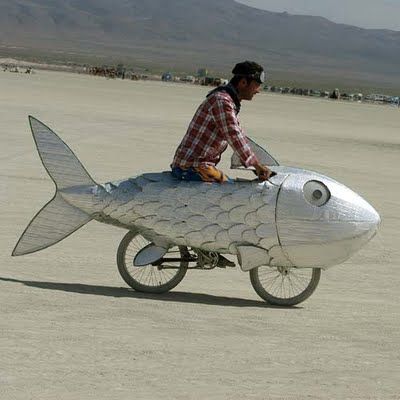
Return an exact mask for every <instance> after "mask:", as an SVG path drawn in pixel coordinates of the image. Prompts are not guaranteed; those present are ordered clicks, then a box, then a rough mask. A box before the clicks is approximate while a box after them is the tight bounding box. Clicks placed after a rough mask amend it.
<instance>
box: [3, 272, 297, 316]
mask: <svg viewBox="0 0 400 400" xmlns="http://www.w3.org/2000/svg"><path fill="white" fill-rule="evenodd" d="M0 281H2V282H12V283H20V284H23V285H25V286H29V287H34V288H38V289H46V290H59V291H63V292H70V293H79V294H87V295H95V296H111V297H131V298H134V299H147V300H155V301H175V302H180V303H195V304H208V305H215V306H223V307H260V308H284V309H299V308H301V307H279V306H272V305H270V304H267V303H265V302H264V301H257V300H247V299H239V298H235V297H223V296H213V295H210V294H203V293H189V292H168V293H163V294H152V293H141V292H135V291H134V290H133V289H130V288H122V287H113V286H96V285H85V284H82V283H59V282H41V281H26V280H22V279H13V278H3V277H0Z"/></svg>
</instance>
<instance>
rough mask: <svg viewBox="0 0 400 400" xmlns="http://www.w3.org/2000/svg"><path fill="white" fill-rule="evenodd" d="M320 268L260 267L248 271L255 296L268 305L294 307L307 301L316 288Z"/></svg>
mask: <svg viewBox="0 0 400 400" xmlns="http://www.w3.org/2000/svg"><path fill="white" fill-rule="evenodd" d="M320 277H321V268H300V269H299V268H294V267H269V266H262V267H258V268H254V269H252V270H250V281H251V284H252V286H253V288H254V290H255V291H256V292H257V294H258V295H259V296H260V297H261V298H262V299H264V300H265V301H266V302H267V303H269V304H274V305H279V306H294V305H296V304H299V303H301V302H302V301H304V300H306V299H308V298H309V297H310V296H311V295H312V294H313V292H314V290H315V289H316V288H317V286H318V283H319V279H320Z"/></svg>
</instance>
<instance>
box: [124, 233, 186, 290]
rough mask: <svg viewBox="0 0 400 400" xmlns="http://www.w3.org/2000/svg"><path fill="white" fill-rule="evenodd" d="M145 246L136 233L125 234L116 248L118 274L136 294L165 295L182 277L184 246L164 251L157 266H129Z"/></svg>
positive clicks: (183, 273) (184, 265)
mask: <svg viewBox="0 0 400 400" xmlns="http://www.w3.org/2000/svg"><path fill="white" fill-rule="evenodd" d="M149 243H150V242H149V241H148V240H147V239H145V238H144V237H143V236H142V235H141V234H140V233H138V232H136V231H129V232H128V233H127V234H126V235H125V236H124V238H123V239H122V241H121V243H120V245H119V247H118V252H117V265H118V271H119V273H120V275H121V276H122V278H123V280H124V281H125V282H126V283H127V284H128V285H129V286H130V287H131V288H133V289H135V290H136V291H138V292H146V293H165V292H168V291H169V290H171V289H173V288H174V287H175V286H176V285H178V283H179V282H180V281H181V280H182V279H183V278H184V276H185V274H186V271H187V267H188V264H189V263H188V261H183V259H184V258H185V256H186V254H187V252H188V250H187V248H186V247H184V246H179V247H178V246H175V247H172V248H171V249H169V250H168V252H167V253H166V254H165V256H164V257H163V261H162V262H160V263H157V265H155V264H154V265H152V264H150V265H145V266H142V267H136V266H135V265H134V264H133V260H134V258H135V256H136V254H137V253H138V252H139V251H140V250H141V249H143V248H144V247H146V246H147V245H148V244H149ZM186 258H187V257H186ZM168 259H170V260H168Z"/></svg>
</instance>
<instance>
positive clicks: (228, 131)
mask: <svg viewBox="0 0 400 400" xmlns="http://www.w3.org/2000/svg"><path fill="white" fill-rule="evenodd" d="M232 73H233V78H232V79H231V80H230V82H229V84H228V85H226V86H220V87H218V88H216V89H214V90H212V91H211V92H210V93H209V94H208V95H207V98H206V99H205V100H204V101H203V103H202V104H201V105H200V106H199V108H198V109H197V111H196V113H195V115H194V117H193V119H192V121H191V122H190V124H189V128H188V130H187V132H186V135H185V136H184V138H183V139H182V142H181V143H180V145H179V146H178V148H177V150H176V152H175V156H174V159H173V162H172V164H171V169H172V174H173V175H174V176H175V177H176V178H177V179H181V180H195V181H205V182H219V183H223V182H226V181H228V180H229V178H228V177H227V176H226V175H225V174H224V173H223V172H222V171H220V170H219V169H218V168H217V167H216V165H217V164H218V162H219V161H220V159H221V155H222V153H223V152H224V151H225V150H226V148H227V147H228V144H229V145H230V146H231V147H232V149H233V150H234V151H235V152H236V153H237V154H238V155H239V157H240V160H241V162H242V164H243V165H244V166H245V167H254V168H255V173H256V174H257V176H258V178H259V180H261V181H264V180H267V179H268V178H269V177H270V176H272V175H274V173H273V172H272V171H271V170H270V169H269V168H268V167H266V166H264V165H262V164H260V162H259V161H258V159H257V157H256V155H255V154H254V153H253V151H252V150H251V148H250V146H249V144H248V141H247V138H246V135H245V134H244V132H243V130H242V128H241V127H240V124H239V120H238V118H237V114H238V113H239V111H240V105H241V101H242V100H252V99H253V97H254V95H256V94H257V93H259V91H260V85H261V84H262V83H263V82H264V80H265V74H264V69H263V67H262V66H261V65H259V64H257V63H255V62H253V61H244V62H241V63H238V64H236V65H235V67H234V68H233V70H232Z"/></svg>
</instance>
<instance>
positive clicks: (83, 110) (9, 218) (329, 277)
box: [0, 71, 400, 400]
mask: <svg viewBox="0 0 400 400" xmlns="http://www.w3.org/2000/svg"><path fill="white" fill-rule="evenodd" d="M0 89H1V91H0V143H1V147H0V148H1V153H0V163H1V164H0V166H1V169H0V188H1V189H0V212H1V230H0V237H1V241H0V246H1V247H0V304H1V306H0V333H1V336H0V398H1V399H4V400H13V399H21V400H22V399H23V400H25V399H40V400H45V399H51V400H53V399H63V400H64V399H71V400H72V399H73V400H76V399H82V400H83V399H118V400H122V399H161V398H162V399H182V400H183V399H185V400H186V399H285V400H289V399H290V400H303V399H307V400H310V399H330V400H331V399H340V400H344V399H352V400H353V399H360V400H361V399H362V400H366V399H400V383H399V376H400V355H399V353H400V339H399V328H400V317H399V310H398V304H399V290H400V289H399V288H400V271H399V264H400V250H399V248H400V240H399V231H400V219H399V197H400V187H399V175H398V174H399V167H400V134H399V133H400V110H399V109H398V108H394V107H390V106H377V105H367V104H359V103H346V102H335V101H330V100H321V99H313V98H301V97H285V96H283V95H274V94H264V93H262V94H259V95H257V96H256V97H255V99H254V100H253V101H252V102H245V103H244V104H243V107H242V111H241V114H240V119H241V123H242V126H243V127H244V128H245V130H246V132H247V134H248V135H249V136H251V137H252V138H254V139H255V140H256V141H257V142H259V143H260V144H262V145H263V146H265V147H266V148H267V149H268V150H269V151H270V153H271V154H272V155H273V156H274V157H275V158H276V159H277V160H278V161H279V162H280V163H281V164H283V165H292V166H300V167H303V168H308V169H311V170H317V171H319V172H321V173H323V174H326V175H329V176H331V177H333V178H335V179H337V180H338V181H340V182H342V183H344V184H346V185H347V186H349V187H350V188H352V189H353V190H355V191H356V192H358V193H360V194H361V195H362V196H363V197H365V198H366V199H367V200H368V201H369V202H370V203H371V204H372V205H373V206H374V207H375V208H376V209H377V210H378V211H379V213H380V214H381V217H382V225H381V228H380V231H379V233H378V235H377V236H376V237H375V238H374V239H373V240H372V241H371V242H370V243H369V244H368V245H367V246H366V247H365V248H363V249H362V250H361V251H360V252H359V253H358V254H356V255H355V256H354V257H352V258H351V259H350V260H348V261H347V262H345V263H344V264H342V265H339V266H336V267H333V268H331V269H329V270H327V271H324V272H323V273H322V277H321V281H320V284H319V287H318V288H317V290H316V292H315V293H314V294H313V295H312V296H311V297H310V298H309V299H308V300H307V301H305V302H304V303H302V304H300V305H298V306H296V307H292V308H279V307H271V306H268V305H267V304H266V303H265V302H264V301H262V300H261V299H260V298H259V297H258V296H257V294H256V293H255V292H254V290H253V288H252V287H251V285H250V281H249V277H248V273H244V272H241V271H240V269H239V268H234V269H233V268H230V269H214V270H212V271H192V272H190V271H189V272H188V274H187V275H186V277H185V279H184V280H183V281H182V283H181V284H180V285H179V286H178V287H177V288H175V289H174V290H173V291H172V292H170V293H168V294H164V295H161V296H158V295H144V294H140V293H138V292H135V291H133V290H132V289H130V288H129V287H128V286H127V285H126V284H125V283H124V282H123V280H122V279H121V277H120V276H119V274H118V271H117V267H116V261H115V254H116V250H117V247H118V244H119V242H120V240H121V239H122V237H123V236H124V234H125V231H124V230H122V229H119V228H115V227H112V226H109V225H105V224H100V223H98V222H93V221H92V222H90V223H89V224H87V225H86V226H84V227H83V228H82V229H80V230H79V231H77V232H76V233H74V234H73V235H72V236H70V237H68V238H67V239H65V240H64V241H62V242H60V243H58V244H57V245H55V246H53V247H50V248H48V249H46V250H43V251H41V252H38V253H34V254H31V255H26V256H23V257H11V252H12V250H13V247H14V245H15V243H16V242H17V240H18V238H19V236H20V235H21V233H22V232H23V230H24V229H25V227H26V225H27V224H28V223H29V221H30V220H31V218H32V217H33V216H34V215H35V213H36V212H37V211H38V210H39V209H40V208H41V207H42V206H43V205H44V204H45V203H46V202H47V201H48V200H50V199H51V197H52V196H53V193H54V185H53V183H52V181H51V180H50V178H49V177H48V176H47V174H46V172H45V170H44V168H43V166H42V164H41V162H40V159H39V156H38V154H37V152H36V148H35V145H34V142H33V139H32V135H31V133H30V129H29V124H28V118H27V117H28V115H33V116H35V117H37V118H38V119H40V120H42V121H43V122H44V123H46V124H47V125H49V126H50V127H52V128H53V129H54V130H55V131H56V132H57V133H58V134H59V135H60V136H61V137H62V138H63V140H64V141H65V142H66V143H68V144H69V146H70V147H71V148H72V149H73V150H74V151H75V153H76V154H77V156H78V157H79V159H80V160H81V162H82V164H83V165H84V166H85V167H86V169H87V170H88V171H89V173H90V174H91V175H92V177H93V178H94V179H95V180H96V181H97V182H106V181H110V180H115V179H120V178H125V177H128V176H134V175H137V174H140V173H142V172H145V171H161V170H166V169H168V165H169V163H170V162H171V158H172V155H173V152H174V150H175V147H176V146H177V144H178V142H179V141H180V139H181V137H182V136H183V134H184V132H185V130H186V127H187V124H188V122H189V120H190V118H191V117H192V115H193V113H194V111H195V109H196V107H197V105H198V104H199V102H200V101H201V100H202V99H203V97H204V95H205V94H206V93H207V90H209V89H207V88H204V87H197V86H192V85H183V84H181V85H179V84H167V83H161V82H144V81H139V82H131V81H122V80H106V79H104V78H95V77H89V76H84V75H75V74H67V73H59V72H45V71H40V72H38V73H36V74H34V75H27V74H12V73H8V72H0ZM228 161H229V154H226V155H225V157H224V162H223V165H224V168H225V170H226V171H228ZM231 176H235V172H231Z"/></svg>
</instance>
